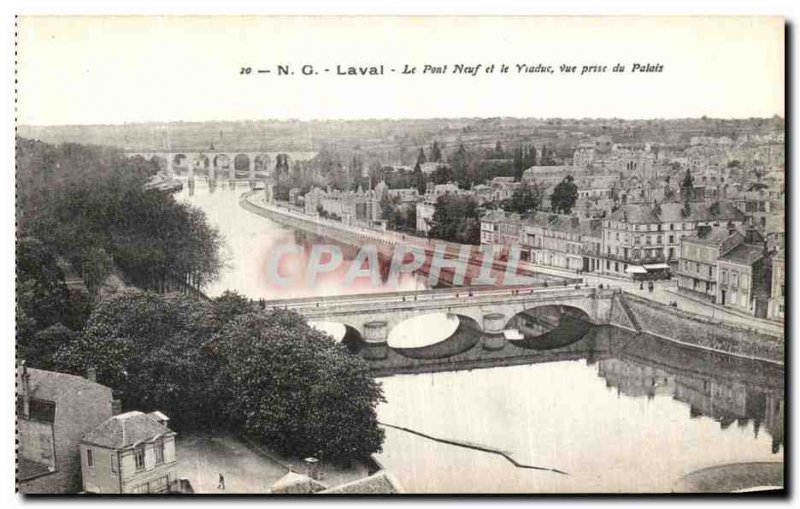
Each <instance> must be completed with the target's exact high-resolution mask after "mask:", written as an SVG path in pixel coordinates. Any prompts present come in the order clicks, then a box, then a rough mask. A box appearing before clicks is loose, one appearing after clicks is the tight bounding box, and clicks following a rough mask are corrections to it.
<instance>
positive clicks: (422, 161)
mask: <svg viewBox="0 0 800 509" xmlns="http://www.w3.org/2000/svg"><path fill="white" fill-rule="evenodd" d="M427 162H428V158H427V157H425V149H424V148H422V147H420V148H419V154H418V155H417V166H419V165H421V164H425V163H427Z"/></svg>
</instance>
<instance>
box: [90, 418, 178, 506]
mask: <svg viewBox="0 0 800 509" xmlns="http://www.w3.org/2000/svg"><path fill="white" fill-rule="evenodd" d="M167 421H168V419H167V417H166V416H165V415H164V414H162V413H161V412H152V413H149V414H145V413H142V412H138V411H133V412H126V413H124V414H120V415H115V416H114V417H111V418H109V419H107V420H106V421H105V422H103V423H102V424H100V425H99V426H97V427H96V428H95V429H94V430H92V431H90V432H89V433H87V434H86V435H85V436H84V437H83V441H82V442H81V445H80V456H81V469H82V472H83V488H84V491H86V492H87V493H166V492H174V491H181V490H180V489H179V486H180V481H179V479H178V475H177V469H176V466H177V462H176V459H175V433H174V432H173V431H171V430H170V429H169V428H168V427H167Z"/></svg>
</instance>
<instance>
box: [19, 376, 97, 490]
mask: <svg viewBox="0 0 800 509" xmlns="http://www.w3.org/2000/svg"><path fill="white" fill-rule="evenodd" d="M112 406H113V405H112V395H111V389H110V388H108V387H106V386H104V385H100V384H98V383H96V382H95V374H94V370H89V373H88V378H83V377H80V376H75V375H68V374H66V373H57V372H54V371H45V370H41V369H33V368H27V367H26V366H25V363H24V361H23V362H21V363H20V364H19V365H18V367H17V483H18V488H19V491H20V492H22V493H26V494H37V493H41V494H56V493H78V492H79V491H80V487H81V461H80V456H79V450H78V446H79V444H80V441H81V438H82V437H83V435H84V434H85V433H86V432H88V431H91V430H92V429H94V428H95V427H96V426H97V425H99V424H100V423H102V422H103V421H105V420H106V419H108V418H110V417H111V415H112V412H113V411H112Z"/></svg>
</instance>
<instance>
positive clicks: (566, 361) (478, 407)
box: [179, 180, 785, 493]
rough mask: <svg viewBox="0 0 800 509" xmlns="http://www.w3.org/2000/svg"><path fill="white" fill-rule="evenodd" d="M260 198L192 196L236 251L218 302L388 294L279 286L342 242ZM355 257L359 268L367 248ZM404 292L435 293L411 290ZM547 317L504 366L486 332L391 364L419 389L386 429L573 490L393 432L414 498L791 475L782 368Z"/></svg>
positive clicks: (412, 281) (401, 402)
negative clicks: (294, 260)
mask: <svg viewBox="0 0 800 509" xmlns="http://www.w3.org/2000/svg"><path fill="white" fill-rule="evenodd" d="M248 189H249V186H247V184H244V185H243V186H241V187H239V188H235V189H233V190H232V189H231V188H230V186H229V185H225V186H220V185H214V184H212V185H210V186H209V185H208V184H206V183H205V182H204V181H201V180H198V181H197V182H196V183H195V185H194V186H185V187H184V190H183V191H182V192H181V193H179V199H181V200H185V201H187V202H189V203H192V204H194V205H197V206H199V207H200V208H202V209H203V210H204V211H205V212H206V214H207V216H208V218H209V219H210V220H211V221H212V222H213V223H214V224H216V225H217V226H218V227H219V229H220V231H221V232H222V233H223V235H224V237H225V239H226V248H225V252H224V255H225V257H226V258H227V260H228V268H227V270H226V271H225V272H224V273H223V274H222V277H221V279H220V281H218V282H217V283H216V284H214V285H213V286H212V287H210V288H208V289H207V293H209V294H210V295H219V294H220V293H222V291H224V290H227V289H230V290H236V291H239V292H241V293H243V294H244V295H246V296H248V297H251V298H255V299H258V298H265V299H275V298H282V297H286V298H288V297H304V296H311V295H340V294H349V293H363V292H365V291H386V289H384V288H378V289H372V288H370V287H366V286H365V287H358V286H348V287H343V285H341V283H340V281H341V279H339V280H337V279H336V278H335V277H332V278H330V279H326V280H323V281H321V282H320V283H319V284H317V285H315V286H314V287H311V288H309V287H306V286H304V285H303V284H297V285H293V286H292V287H290V288H279V287H275V286H272V285H270V283H269V280H268V279H267V278H266V271H265V268H266V261H267V259H268V256H269V253H270V252H271V250H273V249H274V248H275V247H276V246H279V245H284V244H287V243H290V244H294V245H297V246H301V247H305V246H308V245H309V244H311V243H314V242H318V241H321V242H325V243H331V241H330V240H329V239H324V238H321V237H319V238H318V237H316V236H314V235H313V234H308V233H302V232H295V231H293V230H291V229H289V228H286V227H283V226H282V225H280V224H277V223H275V222H273V221H270V220H268V219H266V218H263V217H260V216H257V215H254V214H252V213H250V212H248V211H246V210H244V209H242V208H241V207H240V206H239V204H238V199H239V195H240V194H241V192H244V191H246V190H248ZM342 248H343V251H344V255H345V258H346V259H353V256H354V250H353V248H350V247H348V246H342ZM384 271H385V269H384V268H383V265H382V268H381V272H382V273H383V272H384ZM401 286H402V289H415V288H420V287H421V283H420V282H419V281H418V280H417V279H416V278H413V277H411V278H409V279H405V280H401ZM486 311H487V312H491V310H486ZM536 313H540V312H536ZM536 313H534V314H533V317H534V318H536V319H535V320H531V317H530V316H528V317H525V316H520V317H516V318H514V320H516V321H515V322H514V323H513V324H511V323H510V324H509V325H508V327H509V328H517V329H518V330H519V331H520V333H521V334H522V335H523V339H522V340H513V339H512V340H510V341H505V340H504V338H503V336H498V338H495V339H498V341H499V343H498V344H499V348H498V349H496V350H488V349H485V348H482V347H481V346H480V345H479V343H480V341H479V339H480V338H481V337H482V333H481V331H480V328H479V327H478V326H477V324H474V322H473V323H471V324H467V325H464V324H463V323H462V322H461V321H459V327H458V329H457V330H456V334H453V335H452V337H456V336H457V335H458V334H459V333H460V332H462V331H463V332H464V335H463V336H460V338H461V339H458V341H456V342H452V343H451V342H450V341H449V340H447V341H442V342H438V343H437V344H436V345H433V346H437V345H446V346H447V347H448V350H447V351H446V352H438V353H437V355H436V356H434V357H433V358H409V357H407V356H404V355H402V354H401V353H398V352H395V351H394V350H392V349H390V350H389V353H388V356H387V358H386V360H385V361H380V362H381V363H383V364H375V366H378V367H380V368H381V369H384V368H385V369H386V371H385V373H388V372H398V371H400V372H403V371H404V370H405V372H408V373H409V374H406V375H395V376H389V377H384V378H382V383H383V385H384V390H385V395H386V399H387V402H386V403H384V404H382V405H381V406H380V407H379V409H378V411H379V417H380V420H381V421H384V422H387V423H391V424H396V425H400V426H405V427H408V428H412V429H418V430H420V431H422V432H424V433H427V434H429V435H431V436H437V437H442V438H450V439H456V440H459V441H462V442H473V443H477V444H485V445H488V446H491V447H494V448H499V449H501V450H504V451H507V452H509V453H510V454H512V455H513V456H514V457H515V459H517V460H518V461H519V462H521V463H526V464H531V465H543V466H547V467H553V468H558V469H561V470H564V471H567V472H569V473H570V475H569V476H559V475H554V474H548V473H543V472H535V471H530V470H520V469H515V468H514V467H513V466H511V465H510V464H509V463H508V462H506V461H505V460H503V459H501V458H496V457H494V456H492V455H487V454H486V453H481V452H479V451H474V450H469V449H464V448H455V447H452V446H447V445H444V444H440V443H435V442H431V441H430V440H426V439H424V438H420V437H416V436H413V435H410V434H408V433H404V432H402V431H398V430H393V429H388V430H387V432H386V442H385V444H384V446H383V452H382V453H381V454H380V455H379V459H380V460H381V461H382V463H383V464H384V465H385V466H386V467H387V468H388V469H389V470H390V471H391V472H392V473H393V474H394V475H395V476H396V477H398V478H399V479H400V481H401V482H402V484H403V485H404V486H405V487H406V488H407V489H408V490H409V491H412V492H509V493H513V492H543V493H544V492H570V491H572V492H602V491H610V492H635V491H643V492H647V491H649V492H653V491H655V492H666V491H669V490H671V489H673V486H674V483H675V481H676V480H677V479H680V478H682V476H685V475H687V474H689V473H691V472H697V471H702V469H707V468H711V467H715V466H718V465H724V464H742V463H747V462H764V461H773V462H774V461H777V462H781V461H783V444H784V429H783V426H784V424H783V423H784V412H785V403H784V396H783V370H782V369H781V368H779V367H775V366H772V365H769V364H764V363H757V362H752V361H746V360H742V359H738V358H735V357H730V356H725V355H721V354H715V353H713V352H705V351H701V350H697V349H692V348H688V347H682V346H678V345H676V344H673V343H669V342H665V341H663V340H660V339H658V338H653V337H649V336H647V335H638V336H637V335H633V334H631V333H628V332H625V331H622V330H619V329H613V328H610V327H591V328H588V326H586V324H585V323H581V322H580V320H578V317H577V316H575V315H572V314H571V313H566V315H565V314H559V316H558V318H557V323H558V325H557V326H556V329H558V328H561V330H560V331H559V332H554V330H548V328H549V327H550V326H552V325H554V324H555V323H556V322H555V321H554V320H555V316H554V315H549V316H548V315H547V313H549V312H548V311H543V313H544V314H543V315H542V314H538V315H537V314H536ZM525 320H527V322H525ZM462 326H464V328H463V329H462ZM581 327H584V328H583V329H581ZM587 328H588V330H587ZM339 332H341V330H340V329H339ZM576 338H577V339H576ZM342 341H343V343H344V344H345V345H347V347H348V348H350V349H351V351H357V350H358V349H359V348H360V345H361V344H362V343H361V341H362V340H361V338H360V335H359V334H358V332H356V331H354V330H353V329H346V333H345V336H344V338H343V340H342ZM451 347H452V348H451ZM406 353H407V352H406ZM439 354H442V356H439ZM489 366H491V367H489ZM397 368H401V369H397ZM476 368H483V369H476ZM378 371H379V372H380V370H378Z"/></svg>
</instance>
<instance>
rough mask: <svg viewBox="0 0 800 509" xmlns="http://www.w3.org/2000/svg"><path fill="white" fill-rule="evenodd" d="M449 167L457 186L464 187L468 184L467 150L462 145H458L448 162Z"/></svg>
mask: <svg viewBox="0 0 800 509" xmlns="http://www.w3.org/2000/svg"><path fill="white" fill-rule="evenodd" d="M450 167H451V168H452V171H453V178H454V179H455V181H456V182H458V184H459V185H461V186H464V185H466V184H467V182H468V177H467V149H465V148H464V144H463V143H462V144H460V145H459V146H458V149H457V150H456V152H455V154H453V157H452V158H451V160H450Z"/></svg>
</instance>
